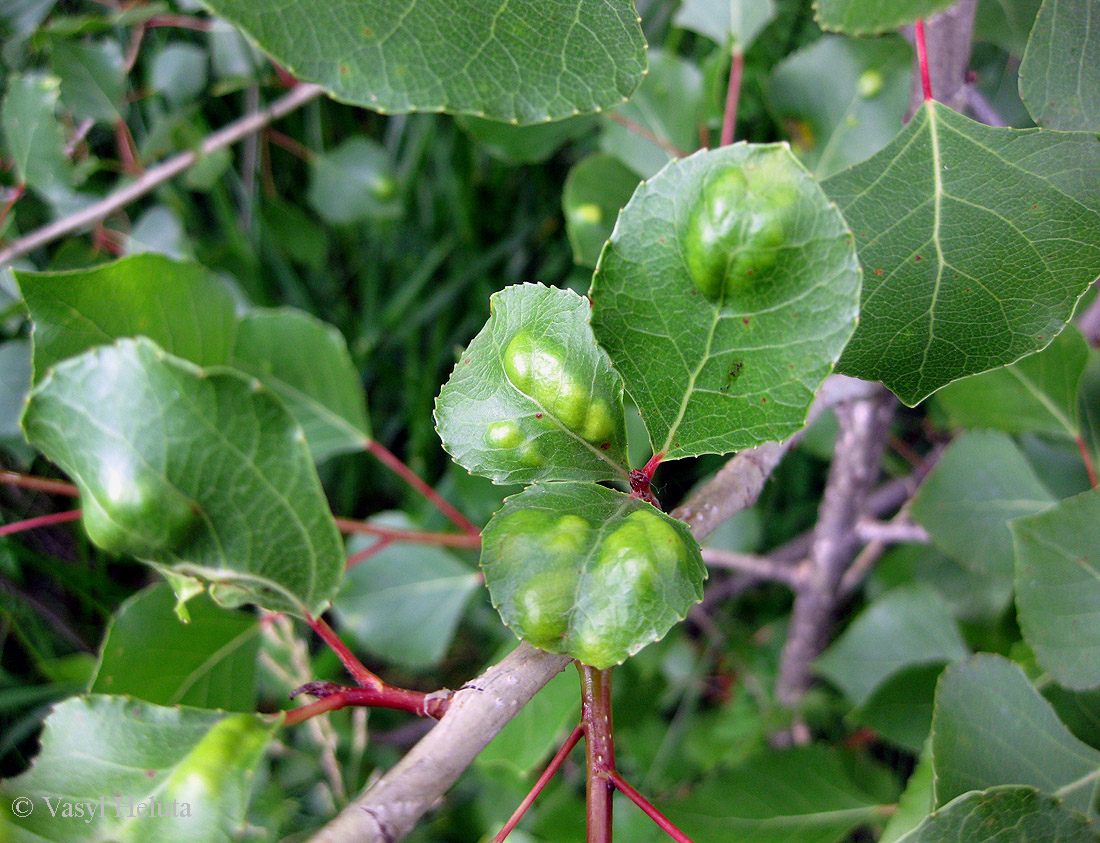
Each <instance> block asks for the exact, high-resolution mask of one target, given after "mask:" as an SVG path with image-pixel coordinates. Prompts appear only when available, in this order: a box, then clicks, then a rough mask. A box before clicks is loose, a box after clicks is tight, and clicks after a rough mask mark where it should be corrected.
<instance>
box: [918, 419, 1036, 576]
mask: <svg viewBox="0 0 1100 843" xmlns="http://www.w3.org/2000/svg"><path fill="white" fill-rule="evenodd" d="M1052 503H1054V498H1052V497H1051V495H1050V492H1048V491H1047V490H1046V488H1045V487H1044V486H1043V484H1042V483H1041V482H1040V481H1039V478H1038V477H1036V476H1035V472H1034V471H1032V469H1031V466H1029V465H1028V462H1027V460H1026V459H1024V456H1023V454H1021V453H1020V450H1019V448H1017V447H1016V446H1015V444H1013V442H1012V440H1011V439H1010V438H1009V437H1008V436H1006V435H1005V434H1003V433H994V432H992V431H989V432H975V433H967V434H964V435H963V436H960V437H959V438H958V439H956V440H955V441H954V442H952V443H951V445H950V446H949V447H948V449H947V450H946V451H945V452H944V454H943V456H942V457H941V458H940V460H939V461H938V462H937V463H936V466H935V468H933V469H932V471H931V473H930V474H929V475H928V477H926V478H925V480H924V482H923V483H922V484H921V486H920V489H919V490H918V491H917V495H916V499H915V500H914V501H913V507H912V510H911V512H912V515H913V518H914V519H915V520H916V521H918V522H919V523H921V524H923V525H924V527H925V528H926V529H927V530H928V533H929V535H930V536H931V537H932V542H933V544H935V545H936V547H938V548H940V549H941V550H942V551H944V552H945V553H949V554H951V555H952V556H953V557H955V558H956V559H958V560H959V562H960V563H961V564H962V565H964V566H966V567H967V568H969V569H970V570H972V571H975V572H977V573H978V574H981V575H985V576H993V577H996V578H997V580H999V581H1001V582H1005V583H1007V582H1009V581H1011V579H1012V535H1011V533H1010V532H1009V528H1008V525H1009V522H1010V521H1011V520H1012V519H1013V518H1017V517H1020V516H1022V515H1031V514H1032V513H1035V512H1039V511H1040V510H1043V509H1046V508H1047V507H1048V506H1050V505H1051V504H1052ZM1007 590H1009V589H1006V591H1007Z"/></svg>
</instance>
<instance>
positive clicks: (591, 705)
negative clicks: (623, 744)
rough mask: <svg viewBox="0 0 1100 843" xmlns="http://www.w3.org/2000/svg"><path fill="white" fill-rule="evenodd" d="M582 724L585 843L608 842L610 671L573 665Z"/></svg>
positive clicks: (612, 760)
mask: <svg viewBox="0 0 1100 843" xmlns="http://www.w3.org/2000/svg"><path fill="white" fill-rule="evenodd" d="M577 670H579V671H580V674H581V719H582V721H583V723H584V755H585V768H586V769H587V772H588V778H587V789H586V792H585V806H586V826H587V833H586V837H585V839H586V843H611V806H612V802H611V780H610V778H609V774H610V773H611V772H612V771H613V770H614V769H615V741H614V738H613V736H612V729H611V671H610V670H596V669H595V668H594V667H589V666H588V665H584V664H581V663H580V662H577Z"/></svg>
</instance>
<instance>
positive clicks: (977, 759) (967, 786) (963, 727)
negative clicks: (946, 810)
mask: <svg viewBox="0 0 1100 843" xmlns="http://www.w3.org/2000/svg"><path fill="white" fill-rule="evenodd" d="M932 751H933V753H934V758H935V766H936V781H935V793H936V805H937V806H940V807H942V806H943V805H946V804H947V803H948V802H950V801H951V800H952V799H954V798H955V797H957V796H961V795H962V794H964V793H966V792H967V791H971V790H984V789H986V788H990V787H994V786H996V785H1006V784H1020V785H1028V786H1029V787H1034V788H1036V789H1038V790H1040V791H1042V792H1044V793H1049V794H1052V795H1055V796H1058V797H1061V798H1062V799H1063V800H1064V801H1065V804H1066V805H1067V806H1068V807H1070V808H1074V809H1076V810H1078V811H1081V812H1087V811H1090V810H1091V809H1092V807H1093V792H1094V790H1095V789H1096V783H1097V779H1098V777H1100V752H1097V751H1096V750H1095V749H1092V748H1091V747H1089V746H1086V745H1085V744H1083V743H1081V742H1080V741H1079V740H1077V738H1075V737H1073V735H1071V734H1070V733H1069V730H1067V729H1066V727H1065V726H1064V725H1062V722H1061V721H1060V720H1059V719H1058V716H1057V715H1056V714H1055V713H1054V710H1053V709H1052V708H1051V707H1050V703H1048V702H1047V701H1046V700H1044V699H1043V698H1042V697H1041V696H1040V695H1039V692H1038V691H1036V690H1035V689H1034V688H1033V687H1032V686H1031V684H1030V683H1029V682H1028V681H1027V677H1026V676H1024V672H1023V671H1022V670H1020V668H1019V667H1018V666H1016V665H1015V664H1013V663H1012V662H1010V661H1008V660H1007V659H1005V658H1002V657H1001V656H995V655H991V654H979V655H977V656H974V657H973V658H972V659H970V660H968V661H966V662H963V663H962V664H957V665H952V666H950V667H948V668H947V670H946V671H944V674H943V677H942V678H941V679H940V687H939V691H938V693H937V695H936V713H935V716H934V718H933V722H932Z"/></svg>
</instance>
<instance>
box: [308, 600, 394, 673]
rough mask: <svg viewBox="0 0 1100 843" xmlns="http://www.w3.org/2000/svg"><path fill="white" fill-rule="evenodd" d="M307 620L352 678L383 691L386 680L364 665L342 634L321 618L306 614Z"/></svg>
mask: <svg viewBox="0 0 1100 843" xmlns="http://www.w3.org/2000/svg"><path fill="white" fill-rule="evenodd" d="M306 621H307V622H308V623H309V625H310V626H311V627H313V631H314V632H316V633H317V634H318V635H320V636H321V640H322V641H324V642H325V643H326V644H328V645H329V647H330V648H331V649H332V652H334V653H336V655H337V656H338V657H339V658H340V661H341V663H342V664H343V665H344V667H345V668H346V669H347V671H348V673H350V674H351V676H352V678H353V679H354V680H355V681H356V682H358V683H359V685H360V686H362V687H364V688H371V689H373V690H375V691H381V690H382V689H383V688H385V687H386V683H385V682H383V681H382V680H381V679H379V678H378V677H377V676H375V675H374V674H373V673H371V672H370V671H369V670H367V668H366V667H364V666H363V663H362V662H361V661H359V659H357V658H356V657H355V654H354V653H352V651H351V650H349V649H348V646H347V644H345V643H344V642H343V641H341V640H340V636H338V635H337V634H336V633H335V632H333V631H332V627H331V626H329V625H328V624H327V623H325V622H324V621H323V620H321V618H313V617H310V616H309V615H306Z"/></svg>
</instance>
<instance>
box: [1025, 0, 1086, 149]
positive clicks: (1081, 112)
mask: <svg viewBox="0 0 1100 843" xmlns="http://www.w3.org/2000/svg"><path fill="white" fill-rule="evenodd" d="M1020 97H1021V98H1022V99H1023V101H1024V105H1026V106H1027V110H1028V111H1029V112H1030V113H1031V116H1032V117H1034V118H1035V122H1036V123H1038V124H1039V125H1040V126H1047V127H1049V128H1051V129H1064V130H1066V131H1076V130H1079V131H1083V132H1100V7H1098V6H1097V5H1096V3H1095V2H1093V0H1043V5H1042V6H1040V7H1039V14H1038V15H1037V16H1036V18H1035V25H1034V26H1033V27H1032V29H1031V37H1030V38H1029V39H1028V41H1027V49H1026V50H1025V51H1024V60H1023V62H1022V63H1021V64H1020Z"/></svg>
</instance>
